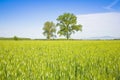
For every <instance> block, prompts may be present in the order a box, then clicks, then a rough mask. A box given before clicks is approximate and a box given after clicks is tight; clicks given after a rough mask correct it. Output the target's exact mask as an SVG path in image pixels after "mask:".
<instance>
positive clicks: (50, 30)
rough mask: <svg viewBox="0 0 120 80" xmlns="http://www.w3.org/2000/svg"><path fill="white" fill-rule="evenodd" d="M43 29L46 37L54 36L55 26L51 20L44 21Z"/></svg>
mask: <svg viewBox="0 0 120 80" xmlns="http://www.w3.org/2000/svg"><path fill="white" fill-rule="evenodd" d="M43 30H44V32H43V35H44V36H46V38H47V39H50V38H51V37H55V33H56V26H55V24H54V23H53V22H50V21H47V22H45V23H44V27H43Z"/></svg>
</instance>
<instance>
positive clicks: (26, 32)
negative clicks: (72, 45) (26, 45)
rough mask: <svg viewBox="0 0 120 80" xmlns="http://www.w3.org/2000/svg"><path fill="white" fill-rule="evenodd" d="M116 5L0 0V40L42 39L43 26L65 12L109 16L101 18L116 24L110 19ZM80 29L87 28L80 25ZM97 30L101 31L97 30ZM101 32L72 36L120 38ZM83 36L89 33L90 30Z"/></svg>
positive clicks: (91, 0) (115, 0)
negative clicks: (19, 38) (15, 37)
mask: <svg viewBox="0 0 120 80" xmlns="http://www.w3.org/2000/svg"><path fill="white" fill-rule="evenodd" d="M119 5H120V0H0V37H12V36H14V35H16V36H19V37H30V38H45V37H44V36H43V35H42V32H43V31H42V27H43V24H44V22H45V21H54V22H56V18H57V17H58V16H59V15H61V14H63V13H65V12H70V13H74V14H75V15H76V16H77V15H81V16H82V15H84V16H85V15H91V14H99V13H101V14H104V13H113V14H107V15H106V14H105V15H106V16H108V17H109V16H112V18H113V19H115V20H118V19H116V18H114V16H113V15H116V14H114V13H118V14H119V13H120V6H119ZM100 16H101V15H100ZM89 17H90V16H89ZM101 17H102V16H101ZM108 17H106V18H108ZM85 18H86V17H85ZM118 18H119V15H118ZM81 19H82V18H81ZM119 19H120V18H119ZM97 20H98V19H97ZM86 21H87V20H86ZM86 21H85V22H86ZM81 22H82V21H81ZM88 22H89V21H88ZM83 23H84V22H83ZM81 24H82V23H81ZM84 24H85V25H86V24H88V23H84ZM103 24H109V22H107V21H106V22H105V23H103ZM98 25H99V24H98ZM112 25H114V24H112ZM90 26H91V25H90ZM83 27H87V26H84V25H83ZM103 27H105V26H103ZM111 27H112V26H111ZM98 28H99V29H101V27H98ZM118 28H119V29H120V26H119V25H117V27H116V29H118ZM84 29H86V28H84ZM84 29H83V33H84ZM95 29H96V28H95ZM105 29H106V31H105V33H104V35H99V34H95V35H88V34H83V35H81V34H82V32H81V33H79V34H80V35H79V34H78V33H76V35H77V36H76V37H77V38H83V37H84V36H85V37H92V36H93V37H94V36H116V37H119V36H120V35H119V32H118V31H116V29H115V30H113V31H111V32H110V31H108V32H107V29H108V28H105ZM97 32H98V31H97ZM115 32H116V33H115ZM86 33H90V29H89V30H88V32H86ZM108 33H110V34H108ZM112 33H113V34H112ZM81 36H83V37H81ZM76 37H75V38H76Z"/></svg>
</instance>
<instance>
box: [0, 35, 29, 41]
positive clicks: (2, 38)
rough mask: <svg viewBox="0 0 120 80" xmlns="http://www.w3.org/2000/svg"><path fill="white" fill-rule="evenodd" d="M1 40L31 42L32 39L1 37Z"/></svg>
mask: <svg viewBox="0 0 120 80" xmlns="http://www.w3.org/2000/svg"><path fill="white" fill-rule="evenodd" d="M0 40H16V41H17V40H31V39H30V38H20V37H17V36H14V37H11V38H5V37H0Z"/></svg>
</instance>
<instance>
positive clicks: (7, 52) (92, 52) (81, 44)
mask: <svg viewBox="0 0 120 80" xmlns="http://www.w3.org/2000/svg"><path fill="white" fill-rule="evenodd" d="M119 44H120V41H118V40H117V41H0V80H120V45H119Z"/></svg>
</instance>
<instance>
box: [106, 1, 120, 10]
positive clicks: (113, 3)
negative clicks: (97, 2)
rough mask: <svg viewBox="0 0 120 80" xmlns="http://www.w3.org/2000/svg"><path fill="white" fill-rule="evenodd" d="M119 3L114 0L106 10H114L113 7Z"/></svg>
mask: <svg viewBox="0 0 120 80" xmlns="http://www.w3.org/2000/svg"><path fill="white" fill-rule="evenodd" d="M118 2H119V0H114V1H113V2H112V3H111V4H109V5H108V6H106V7H104V9H107V10H112V7H113V6H115V5H116V4H117V3H118Z"/></svg>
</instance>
